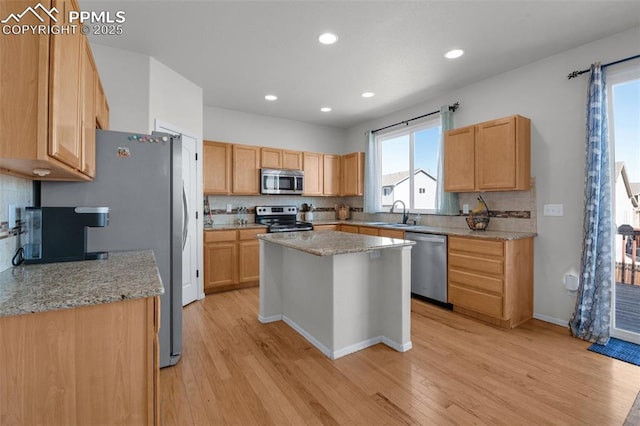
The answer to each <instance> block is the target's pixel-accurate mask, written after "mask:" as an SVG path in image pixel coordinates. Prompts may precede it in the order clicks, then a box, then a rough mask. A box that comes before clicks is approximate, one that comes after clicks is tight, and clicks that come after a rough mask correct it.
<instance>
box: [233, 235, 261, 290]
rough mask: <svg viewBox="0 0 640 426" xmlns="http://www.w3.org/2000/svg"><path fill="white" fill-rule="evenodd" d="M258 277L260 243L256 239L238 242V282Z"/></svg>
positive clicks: (256, 279) (251, 280) (255, 279)
mask: <svg viewBox="0 0 640 426" xmlns="http://www.w3.org/2000/svg"><path fill="white" fill-rule="evenodd" d="M259 279H260V243H259V242H258V240H255V239H254V240H253V241H241V242H239V243H238V282H241V283H246V282H254V281H258V280H259Z"/></svg>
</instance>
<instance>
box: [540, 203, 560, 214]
mask: <svg viewBox="0 0 640 426" xmlns="http://www.w3.org/2000/svg"><path fill="white" fill-rule="evenodd" d="M544 215H545V216H564V205H563V204H545V205H544Z"/></svg>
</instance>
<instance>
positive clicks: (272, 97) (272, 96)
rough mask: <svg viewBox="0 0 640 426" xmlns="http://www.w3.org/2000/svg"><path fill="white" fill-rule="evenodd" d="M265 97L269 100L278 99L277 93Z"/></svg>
mask: <svg viewBox="0 0 640 426" xmlns="http://www.w3.org/2000/svg"><path fill="white" fill-rule="evenodd" d="M264 98H265V99H266V100H268V101H275V100H276V99H278V97H277V96H276V95H267V96H265V97H264Z"/></svg>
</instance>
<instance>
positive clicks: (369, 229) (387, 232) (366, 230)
mask: <svg viewBox="0 0 640 426" xmlns="http://www.w3.org/2000/svg"><path fill="white" fill-rule="evenodd" d="M314 229H316V227H315V226H314ZM338 231H342V232H350V233H352V234H363V235H372V236H379V237H387V238H401V239H404V231H403V230H401V229H389V228H385V227H376V226H366V225H365V226H359V225H348V224H345V223H341V224H340V225H338Z"/></svg>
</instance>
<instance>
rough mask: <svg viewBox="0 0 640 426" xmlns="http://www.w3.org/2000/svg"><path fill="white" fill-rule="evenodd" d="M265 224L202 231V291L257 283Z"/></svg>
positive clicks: (229, 288)
mask: <svg viewBox="0 0 640 426" xmlns="http://www.w3.org/2000/svg"><path fill="white" fill-rule="evenodd" d="M264 232H266V231H265V229H264V228H250V229H241V230H220V231H205V232H204V261H205V265H204V292H205V293H207V294H210V293H217V292H220V291H227V290H234V289H238V288H244V287H249V286H255V285H257V283H258V281H259V280H260V243H259V241H258V240H257V239H256V235H257V234H261V233H264Z"/></svg>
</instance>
